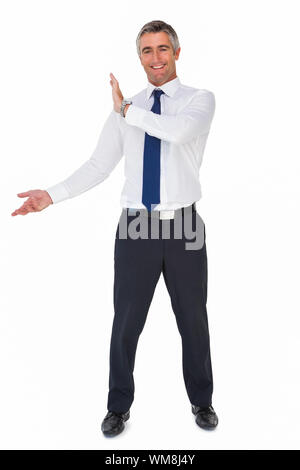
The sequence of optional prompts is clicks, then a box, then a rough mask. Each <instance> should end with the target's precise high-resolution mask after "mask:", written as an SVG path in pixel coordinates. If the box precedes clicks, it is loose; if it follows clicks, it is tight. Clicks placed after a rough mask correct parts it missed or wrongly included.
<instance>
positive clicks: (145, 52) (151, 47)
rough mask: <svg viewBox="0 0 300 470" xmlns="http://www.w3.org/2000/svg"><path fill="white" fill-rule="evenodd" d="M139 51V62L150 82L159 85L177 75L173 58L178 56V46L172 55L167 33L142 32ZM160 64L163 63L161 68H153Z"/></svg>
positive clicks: (175, 58)
mask: <svg viewBox="0 0 300 470" xmlns="http://www.w3.org/2000/svg"><path fill="white" fill-rule="evenodd" d="M140 51H141V56H140V60H141V64H142V66H143V67H144V69H145V72H146V74H147V77H148V80H149V82H150V83H152V84H153V85H155V86H159V85H163V84H164V83H166V82H169V81H170V80H173V79H174V78H176V77H177V75H176V64H175V60H177V59H178V57H179V53H180V47H179V48H178V49H177V51H176V53H175V55H174V53H173V48H172V44H171V42H170V39H169V35H168V34H167V33H165V32H163V31H160V32H159V33H145V34H143V35H142V37H141V41H140ZM161 65H163V67H162V68H158V69H155V68H153V67H156V66H161Z"/></svg>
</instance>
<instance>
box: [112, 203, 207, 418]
mask: <svg viewBox="0 0 300 470" xmlns="http://www.w3.org/2000/svg"><path fill="white" fill-rule="evenodd" d="M188 209H190V211H189V212H188V213H189V214H190V216H189V217H190V219H189V220H190V221H191V228H192V230H193V232H194V233H195V235H194V237H198V240H201V236H202V242H201V244H200V247H199V248H197V249H186V243H190V244H191V242H193V240H195V238H194V239H193V238H191V235H190V231H189V232H188V235H186V232H185V228H184V224H185V222H184V220H185V218H187V217H188V216H187V215H186V213H187V212H186V211H185V210H184V209H178V210H176V216H178V217H180V218H178V219H177V222H176V224H177V225H176V226H175V219H170V220H164V219H159V218H156V224H157V225H156V228H157V227H158V233H157V231H156V235H155V236H151V230H152V229H151V224H153V221H151V217H147V216H146V217H145V218H144V219H143V221H144V222H143V223H144V224H146V225H147V224H148V237H145V238H141V237H139V238H132V237H131V236H129V234H127V238H124V235H123V233H124V223H125V224H127V228H128V227H129V225H130V223H131V222H132V221H135V222H136V221H137V219H136V218H137V217H139V216H140V212H139V211H138V210H137V212H136V215H128V212H127V209H123V210H122V213H121V216H120V219H119V223H118V226H117V231H116V240H115V252H114V269H115V271H114V310H115V314H114V319H113V325H112V334H111V343H110V371H109V393H108V402H107V409H108V410H109V411H115V412H117V413H124V412H126V411H128V410H129V408H130V406H131V404H132V402H133V399H134V378H133V370H134V362H135V354H136V349H137V344H138V339H139V336H140V334H141V332H142V330H143V327H144V325H145V321H146V317H147V313H148V310H149V307H150V304H151V301H152V298H153V294H154V290H155V287H156V284H157V281H158V279H159V277H160V274H161V272H162V273H163V276H164V280H165V284H166V287H167V290H168V293H169V295H170V298H171V304H172V309H173V311H174V314H175V317H176V322H177V326H178V330H179V333H180V335H181V339H182V367H183V377H184V382H185V387H186V390H187V394H188V397H189V400H190V402H191V404H193V405H197V406H209V405H211V403H212V393H213V377H212V366H211V356H210V340H209V329H208V320H207V311H206V301H207V254H206V243H205V239H206V236H205V225H204V222H203V220H202V218H201V217H200V215H199V214H198V212H197V210H195V208H194V206H193V207H192V206H189V208H188ZM124 217H125V218H124ZM121 218H122V224H123V225H122V235H121V236H120V223H121ZM140 220H141V218H140ZM124 221H125V222H124ZM178 221H179V222H178ZM197 222H198V224H196V223H197ZM178 224H179V225H178ZM180 225H181V227H182V236H181V234H180V235H179V236H178V232H177V229H178V227H179V226H180ZM143 226H144V227H145V225H143ZM176 234H177V235H176ZM122 237H123V238H122ZM198 245H199V242H198ZM190 246H191V245H190ZM193 246H196V245H193ZM165 386H167V384H165Z"/></svg>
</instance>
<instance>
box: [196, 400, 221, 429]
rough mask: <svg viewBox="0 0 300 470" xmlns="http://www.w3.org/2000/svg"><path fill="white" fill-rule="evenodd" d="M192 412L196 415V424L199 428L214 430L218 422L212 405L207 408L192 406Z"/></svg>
mask: <svg viewBox="0 0 300 470" xmlns="http://www.w3.org/2000/svg"><path fill="white" fill-rule="evenodd" d="M192 412H193V413H194V415H196V423H197V424H198V426H200V428H202V429H206V430H210V429H215V427H216V426H217V424H218V422H219V420H218V416H217V415H216V412H215V410H214V409H213V407H212V405H210V406H207V407H205V408H204V407H201V406H195V405H192Z"/></svg>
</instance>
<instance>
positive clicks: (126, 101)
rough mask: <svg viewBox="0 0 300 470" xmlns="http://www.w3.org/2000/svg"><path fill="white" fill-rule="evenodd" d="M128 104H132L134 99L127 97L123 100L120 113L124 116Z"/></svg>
mask: <svg viewBox="0 0 300 470" xmlns="http://www.w3.org/2000/svg"><path fill="white" fill-rule="evenodd" d="M127 104H132V101H130V100H126V99H124V100H123V101H122V105H121V109H120V113H121V116H123V117H125V114H124V109H125V106H126V105H127Z"/></svg>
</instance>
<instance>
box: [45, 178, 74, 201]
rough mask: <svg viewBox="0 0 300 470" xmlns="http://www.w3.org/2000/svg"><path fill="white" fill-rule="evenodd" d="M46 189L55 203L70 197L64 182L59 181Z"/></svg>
mask: <svg viewBox="0 0 300 470" xmlns="http://www.w3.org/2000/svg"><path fill="white" fill-rule="evenodd" d="M46 191H47V193H48V194H49V195H50V197H51V199H52V201H53V204H56V203H57V202H61V201H64V200H65V199H68V198H69V197H70V196H69V193H68V191H67V190H66V187H65V185H64V184H63V183H58V184H55V185H54V186H50V187H49V188H47V189H46Z"/></svg>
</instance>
